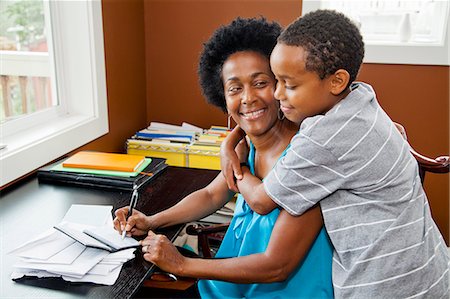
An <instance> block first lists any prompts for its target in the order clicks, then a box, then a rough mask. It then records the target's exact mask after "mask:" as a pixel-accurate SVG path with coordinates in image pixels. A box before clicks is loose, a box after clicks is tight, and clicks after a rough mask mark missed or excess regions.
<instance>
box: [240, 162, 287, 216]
mask: <svg viewBox="0 0 450 299" xmlns="http://www.w3.org/2000/svg"><path fill="white" fill-rule="evenodd" d="M236 184H237V186H238V188H239V192H240V193H241V194H242V196H243V197H244V199H245V201H246V202H247V204H248V205H249V206H250V208H252V210H253V211H255V212H256V213H258V214H260V215H265V214H268V213H270V212H271V211H272V210H273V209H275V208H276V207H277V206H278V205H277V204H276V203H275V202H274V201H273V200H272V199H271V198H270V197H269V196H268V195H267V193H266V191H265V190H264V184H263V182H262V181H261V180H260V179H259V178H258V177H256V176H254V175H253V174H252V173H251V172H250V169H249V168H248V167H247V166H244V167H242V180H238V181H237V182H236Z"/></svg>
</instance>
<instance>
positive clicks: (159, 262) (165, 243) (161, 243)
mask: <svg viewBox="0 0 450 299" xmlns="http://www.w3.org/2000/svg"><path fill="white" fill-rule="evenodd" d="M141 245H142V252H143V253H144V259H145V260H146V261H149V262H151V263H153V264H155V265H156V266H158V267H159V268H160V269H161V270H164V271H166V272H169V273H173V274H177V275H180V274H181V272H182V269H183V264H184V262H185V260H186V258H185V257H184V256H182V255H181V254H180V252H179V251H178V250H177V248H176V247H175V246H174V245H173V244H172V242H170V241H169V239H167V237H166V236H164V235H157V234H155V233H154V232H152V231H149V232H148V236H147V237H146V238H145V239H144V240H142V241H141Z"/></svg>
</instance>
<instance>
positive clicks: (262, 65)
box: [222, 51, 278, 136]
mask: <svg viewBox="0 0 450 299" xmlns="http://www.w3.org/2000/svg"><path fill="white" fill-rule="evenodd" d="M222 82H223V87H224V95H225V100H226V104H227V110H228V113H229V114H230V115H231V116H232V117H233V119H234V121H235V122H236V123H237V124H238V125H239V126H240V127H241V128H242V129H243V130H244V131H245V132H246V133H247V134H248V135H253V136H257V135H261V134H264V133H265V132H267V130H269V129H270V128H272V127H273V125H274V123H275V122H276V121H277V110H278V103H277V101H276V100H275V98H274V95H273V92H274V90H275V78H274V76H273V74H272V71H271V70H270V65H269V60H268V59H267V58H266V57H264V56H263V55H262V54H259V53H256V52H252V51H242V52H237V53H234V54H232V55H230V56H229V57H228V59H227V60H225V62H224V64H223V66H222Z"/></svg>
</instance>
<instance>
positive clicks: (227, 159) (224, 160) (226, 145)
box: [220, 126, 248, 192]
mask: <svg viewBox="0 0 450 299" xmlns="http://www.w3.org/2000/svg"><path fill="white" fill-rule="evenodd" d="M244 136H245V133H244V131H242V130H241V129H240V128H239V126H236V127H235V128H234V129H233V131H232V132H231V133H230V134H229V135H228V136H227V138H225V140H224V141H223V142H222V145H221V146H220V168H221V170H222V174H223V176H224V177H225V181H226V182H227V185H228V188H229V189H230V190H232V191H234V192H239V189H238V187H237V185H236V179H238V180H241V179H242V170H241V165H240V161H241V160H240V156H241V155H245V152H247V153H248V150H245V148H243V147H239V146H238V145H239V143H240V141H242V140H245V139H243V137H244ZM236 146H238V149H237V150H238V152H239V153H238V154H237V153H236ZM238 155H239V156H238ZM246 160H247V157H245V159H244V161H246Z"/></svg>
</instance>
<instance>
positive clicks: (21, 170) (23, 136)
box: [0, 0, 109, 187]
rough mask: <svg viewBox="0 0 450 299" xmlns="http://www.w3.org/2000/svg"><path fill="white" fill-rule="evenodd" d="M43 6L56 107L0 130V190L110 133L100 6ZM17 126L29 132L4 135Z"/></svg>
mask: <svg viewBox="0 0 450 299" xmlns="http://www.w3.org/2000/svg"><path fill="white" fill-rule="evenodd" d="M44 4H46V5H47V9H48V11H47V12H46V13H49V15H50V16H51V22H52V27H51V28H52V36H53V38H52V40H51V41H49V42H52V43H53V47H54V49H55V50H54V57H55V65H54V67H53V65H52V71H54V72H55V74H56V81H57V83H56V87H55V90H56V93H55V94H54V95H56V94H57V95H58V100H59V103H60V105H59V106H56V107H53V108H55V109H52V108H48V109H45V110H44V111H38V112H36V113H33V115H30V116H23V117H18V118H17V119H13V120H11V121H10V122H9V121H8V122H9V124H8V122H6V123H5V125H3V124H1V125H0V131H1V132H0V137H1V142H0V143H2V144H6V147H5V148H3V149H0V187H4V186H5V185H7V184H9V183H10V182H12V181H14V180H16V179H18V178H20V177H22V176H24V175H26V174H27V173H29V172H32V171H33V170H35V169H37V168H39V167H41V166H43V165H45V164H47V163H49V162H51V161H53V160H55V159H57V158H59V157H61V156H63V155H65V154H67V153H68V152H70V151H72V150H74V149H76V148H78V147H80V146H82V145H84V144H86V143H88V142H90V141H92V140H94V139H96V138H98V137H100V136H102V135H104V134H106V133H108V130H109V126H108V107H107V94H106V72H105V57H104V45H103V26H102V10H101V1H99V0H95V1H88V0H83V1H48V0H46V1H45V3H44ZM50 48H52V47H49V50H50ZM50 51H51V50H50ZM51 54H52V53H50V55H51ZM50 60H52V59H50ZM19 122H28V123H27V124H28V125H30V124H32V125H33V130H29V129H28V130H27V129H16V130H14V129H11V130H9V131H8V130H6V129H7V126H12V127H14V126H15V123H16V124H17V123H19ZM17 126H18V127H20V125H16V126H15V127H17ZM4 128H6V129H5V130H4Z"/></svg>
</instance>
